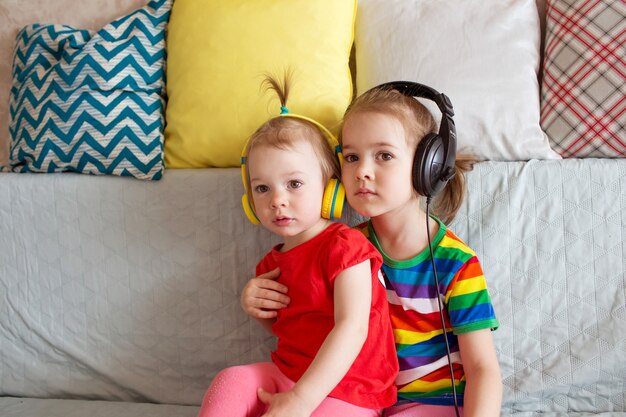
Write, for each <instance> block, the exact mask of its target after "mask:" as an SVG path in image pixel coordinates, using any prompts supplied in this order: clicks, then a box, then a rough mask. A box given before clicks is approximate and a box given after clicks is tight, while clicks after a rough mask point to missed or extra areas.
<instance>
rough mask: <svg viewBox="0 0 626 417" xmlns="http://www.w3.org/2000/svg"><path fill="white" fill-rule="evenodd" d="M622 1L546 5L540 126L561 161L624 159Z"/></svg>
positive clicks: (625, 17)
mask: <svg viewBox="0 0 626 417" xmlns="http://www.w3.org/2000/svg"><path fill="white" fill-rule="evenodd" d="M625 43H626V2H624V0H548V1H547V17H546V45H545V53H544V57H545V58H544V66H543V79H542V88H541V127H542V128H543V130H544V131H545V132H546V133H547V135H548V137H549V139H550V144H551V146H552V148H553V149H554V150H555V151H557V152H559V153H560V154H561V156H563V157H564V158H572V157H578V158H583V157H609V158H615V157H626V135H625V133H624V131H625V130H624V126H625V125H626V120H625V119H626V100H625V91H626V87H625V85H626V61H625V57H624V56H625V55H626V47H625V46H624V44H625Z"/></svg>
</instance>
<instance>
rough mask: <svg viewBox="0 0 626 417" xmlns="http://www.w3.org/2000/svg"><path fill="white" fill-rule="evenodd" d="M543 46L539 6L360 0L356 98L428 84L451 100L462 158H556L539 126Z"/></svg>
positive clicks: (500, 0)
mask: <svg viewBox="0 0 626 417" xmlns="http://www.w3.org/2000/svg"><path fill="white" fill-rule="evenodd" d="M539 43H540V28H539V15H538V12H537V5H536V3H535V0H481V1H476V0H385V1H382V0H359V2H358V9H357V20H356V32H355V47H356V68H357V69H356V74H357V93H358V94H361V93H363V92H365V91H366V90H367V89H369V88H371V87H373V86H375V85H378V84H381V83H383V82H387V81H394V80H401V81H416V82H419V83H422V84H426V85H428V86H430V87H432V88H434V89H435V90H438V91H439V92H442V93H445V94H446V95H447V96H448V97H450V99H451V101H452V105H453V107H454V111H455V114H456V115H455V117H454V120H455V122H456V127H457V135H458V149H459V152H463V151H465V152H469V153H471V154H472V155H474V156H475V157H477V158H478V159H483V160H485V159H491V160H528V159H533V158H538V159H558V158H560V156H559V155H558V154H557V153H556V152H554V151H553V150H552V149H551V148H550V145H549V142H548V139H547V137H546V135H545V134H544V132H543V131H542V130H541V127H540V125H539V115H540V113H539V108H540V105H539V83H538V81H537V70H538V67H539ZM425 104H426V103H425ZM428 107H429V109H431V111H432V112H433V115H435V117H436V118H440V115H439V114H438V111H433V110H435V109H436V106H432V105H428Z"/></svg>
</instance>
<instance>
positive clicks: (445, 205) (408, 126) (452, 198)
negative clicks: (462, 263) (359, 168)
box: [339, 88, 476, 223]
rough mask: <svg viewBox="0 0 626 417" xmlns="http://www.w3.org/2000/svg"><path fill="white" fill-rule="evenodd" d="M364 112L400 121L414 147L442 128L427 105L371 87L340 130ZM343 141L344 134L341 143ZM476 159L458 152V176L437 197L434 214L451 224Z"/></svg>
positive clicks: (356, 99) (346, 116)
mask: <svg viewBox="0 0 626 417" xmlns="http://www.w3.org/2000/svg"><path fill="white" fill-rule="evenodd" d="M362 113H378V114H384V115H387V116H390V117H393V118H395V119H396V120H398V121H399V122H400V124H401V125H402V127H403V128H404V133H405V136H406V138H407V141H408V142H409V143H408V145H409V146H410V147H411V148H412V149H414V150H415V149H417V145H418V144H419V142H420V141H421V140H422V139H424V137H426V135H428V134H429V133H437V132H438V130H439V127H438V126H437V123H436V122H435V119H434V118H433V115H432V114H431V113H430V111H428V109H427V108H426V106H424V105H423V104H422V103H420V102H419V101H418V100H416V99H414V98H413V97H408V96H405V95H404V94H402V93H400V92H399V91H397V90H392V89H382V88H378V89H371V90H369V91H367V92H365V93H364V94H362V95H360V96H358V97H357V98H355V99H354V101H353V102H352V103H351V104H350V106H348V109H347V110H346V112H345V114H344V117H343V121H342V125H341V130H340V132H341V131H343V125H345V123H346V121H347V120H349V119H350V117H352V116H354V115H356V114H362ZM341 141H342V137H341V134H340V136H339V142H340V143H341ZM475 162H476V160H475V159H474V158H473V157H471V156H469V155H463V154H457V157H456V160H455V167H454V170H455V175H454V177H452V179H451V180H450V181H449V182H448V184H446V186H445V187H444V189H443V190H442V191H441V192H440V193H439V194H438V195H436V196H435V197H434V198H433V201H432V206H433V210H432V211H433V214H435V216H437V217H438V218H440V219H441V220H442V221H443V222H444V223H450V222H451V221H452V220H453V219H454V217H455V216H456V214H457V212H458V211H459V208H460V207H461V204H462V203H463V199H464V197H465V172H467V171H470V170H471V169H472V167H473V165H474V163H475ZM416 194H417V192H416Z"/></svg>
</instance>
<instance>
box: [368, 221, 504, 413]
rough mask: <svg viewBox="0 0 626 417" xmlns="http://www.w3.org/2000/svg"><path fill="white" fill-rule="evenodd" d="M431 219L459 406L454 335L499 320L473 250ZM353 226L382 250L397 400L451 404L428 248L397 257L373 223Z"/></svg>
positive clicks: (458, 368)
mask: <svg viewBox="0 0 626 417" xmlns="http://www.w3.org/2000/svg"><path fill="white" fill-rule="evenodd" d="M433 218H434V217H433ZM434 219H435V220H436V221H437V222H438V223H439V231H438V232H437V235H436V236H435V238H434V239H433V241H432V246H433V254H434V259H435V265H436V268H437V278H438V279H439V284H440V290H441V294H442V295H443V297H444V300H442V301H443V306H444V320H445V323H446V331H447V332H448V333H447V334H448V341H449V343H450V352H451V357H452V365H453V369H454V380H455V385H456V391H457V395H458V402H459V405H461V404H463V392H464V389H465V375H464V373H463V365H462V362H461V357H460V355H459V344H458V339H457V337H456V335H458V334H462V333H467V332H471V331H474V330H481V329H492V330H495V329H496V328H498V326H499V323H498V320H497V319H496V316H495V312H494V309H493V306H492V304H491V298H490V297H489V293H488V292H487V286H486V283H485V277H484V275H483V271H482V268H481V266H480V263H479V262H478V259H477V257H476V254H475V253H474V251H472V249H470V248H469V247H468V246H467V245H466V244H465V243H463V241H461V239H459V238H458V237H457V236H456V235H455V234H454V233H452V231H450V230H449V229H447V227H446V226H445V225H444V224H443V223H442V222H441V221H440V220H439V219H437V218H434ZM357 228H359V229H361V231H362V232H363V233H364V234H365V235H366V236H367V237H368V238H369V240H370V241H371V242H372V243H373V244H374V246H375V247H376V248H377V249H378V250H379V251H380V253H381V254H382V255H383V260H384V265H383V271H384V275H385V287H386V288H387V301H388V302H389V314H390V316H391V324H392V327H393V333H394V338H395V342H396V350H397V354H398V361H399V363H400V372H399V374H398V376H397V378H396V386H397V387H398V402H399V403H406V402H420V403H425V404H438V405H452V404H454V400H453V397H452V384H451V381H450V368H449V365H448V357H447V355H446V347H445V342H444V336H443V331H442V328H441V318H440V315H439V306H438V303H437V292H436V288H435V278H434V275H433V270H432V263H431V260H430V252H429V250H428V248H426V249H425V250H424V251H422V252H421V253H420V254H418V255H417V256H416V257H414V258H413V259H409V260H403V261H397V260H394V259H391V258H390V257H389V256H387V255H386V254H385V252H384V250H383V249H382V248H381V247H380V244H379V242H378V239H377V237H376V232H375V231H374V229H373V227H372V225H371V223H364V224H363V225H361V226H358V227H357Z"/></svg>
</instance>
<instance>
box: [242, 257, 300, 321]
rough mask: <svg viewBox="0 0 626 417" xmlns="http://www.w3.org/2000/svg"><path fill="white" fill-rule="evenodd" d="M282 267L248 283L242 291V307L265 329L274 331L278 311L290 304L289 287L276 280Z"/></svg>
mask: <svg viewBox="0 0 626 417" xmlns="http://www.w3.org/2000/svg"><path fill="white" fill-rule="evenodd" d="M279 276H280V269H279V268H276V269H273V270H271V271H269V272H266V273H265V274H261V275H259V276H258V277H255V278H252V279H251V280H250V281H248V282H247V283H246V286H245V287H244V288H243V291H242V292H241V308H243V311H245V312H246V313H247V314H248V315H249V316H250V317H254V319H255V320H256V321H258V322H259V324H261V326H262V327H263V328H265V330H267V331H268V332H270V333H271V332H272V324H274V322H275V321H276V316H277V314H278V313H277V311H278V310H279V309H281V308H283V307H286V306H287V304H289V301H290V300H289V297H288V296H287V287H286V286H284V285H283V284H281V283H279V282H277V281H276V279H277V278H278V277H279Z"/></svg>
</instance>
